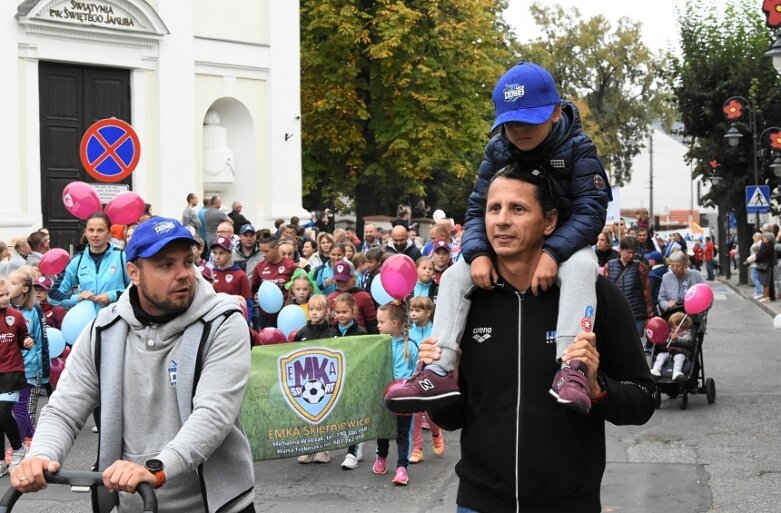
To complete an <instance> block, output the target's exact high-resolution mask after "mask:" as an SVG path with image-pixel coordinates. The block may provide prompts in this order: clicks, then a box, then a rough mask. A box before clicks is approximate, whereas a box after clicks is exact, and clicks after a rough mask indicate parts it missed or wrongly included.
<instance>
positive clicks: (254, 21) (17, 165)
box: [0, 0, 304, 248]
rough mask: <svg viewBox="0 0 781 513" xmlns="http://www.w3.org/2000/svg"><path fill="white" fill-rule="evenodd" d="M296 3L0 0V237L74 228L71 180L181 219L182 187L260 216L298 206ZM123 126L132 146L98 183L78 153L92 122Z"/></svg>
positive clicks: (57, 235) (64, 243)
mask: <svg viewBox="0 0 781 513" xmlns="http://www.w3.org/2000/svg"><path fill="white" fill-rule="evenodd" d="M298 11H299V6H298V2H297V1H289V0H284V1H277V0H220V1H219V2H217V1H214V0H190V1H178V0H86V1H75V0H24V1H19V0H17V1H3V2H0V73H2V81H1V84H0V87H2V90H3V92H4V98H5V101H3V102H0V119H2V120H3V123H2V128H0V134H2V137H0V154H2V155H3V166H2V167H0V183H1V184H2V192H3V194H2V214H3V215H2V216H0V240H5V241H8V240H10V239H11V238H13V237H16V236H20V235H24V236H26V235H28V234H29V233H30V232H32V231H34V230H36V229H37V228H39V227H41V226H46V227H48V228H49V229H50V232H51V235H52V246H53V247H54V246H60V247H65V248H67V247H68V243H69V242H73V241H74V240H76V239H78V237H79V236H80V233H81V228H80V226H79V221H78V219H76V218H75V217H73V216H72V215H70V214H69V213H68V212H67V210H65V207H64V205H63V202H62V190H63V188H64V187H65V186H66V185H67V184H68V183H70V182H72V181H84V182H88V183H91V184H94V185H95V186H96V187H95V188H96V189H98V191H99V193H100V196H101V200H102V201H104V202H106V201H108V200H109V199H111V197H113V196H114V195H116V194H117V193H119V192H121V191H124V190H133V191H135V192H137V193H138V194H140V195H141V197H142V198H143V199H144V200H145V202H147V203H149V204H151V205H152V212H153V213H155V214H160V215H164V216H170V217H177V218H178V217H180V215H181V212H182V210H183V209H184V207H185V205H186V200H185V198H186V196H187V194H188V193H191V192H194V193H196V194H197V195H198V196H199V197H200V198H203V197H204V196H209V195H212V194H220V195H221V196H222V198H223V205H224V206H230V203H231V201H233V200H238V201H241V202H242V204H243V205H244V210H243V212H242V213H243V214H244V215H245V216H246V217H247V218H249V219H250V220H251V221H253V222H254V223H255V224H256V228H259V227H262V226H268V225H270V223H271V221H272V220H273V219H274V218H277V217H285V218H289V217H290V216H292V215H302V214H304V210H303V208H302V207H301V121H300V57H299V55H300V45H299V12H298ZM112 117H113V118H119V119H121V120H124V121H126V122H128V123H130V124H131V125H132V127H133V128H134V130H135V132H136V133H137V134H138V138H139V142H140V147H141V148H140V158H139V160H138V165H137V167H136V168H135V170H134V171H133V172H132V174H130V175H129V176H127V177H126V178H125V179H123V180H120V181H117V182H111V183H102V182H101V183H98V180H96V179H95V178H93V176H91V175H89V174H87V173H86V172H85V170H84V168H83V166H82V165H81V162H80V158H79V144H80V141H81V138H82V136H83V134H84V132H85V131H86V130H87V129H88V128H89V127H90V126H91V125H92V124H93V123H94V122H95V121H97V120H100V119H105V118H112Z"/></svg>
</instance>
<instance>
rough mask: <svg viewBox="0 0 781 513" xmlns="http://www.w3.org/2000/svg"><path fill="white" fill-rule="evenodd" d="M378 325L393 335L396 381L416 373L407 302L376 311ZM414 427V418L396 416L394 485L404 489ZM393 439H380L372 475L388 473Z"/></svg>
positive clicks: (386, 306)
mask: <svg viewBox="0 0 781 513" xmlns="http://www.w3.org/2000/svg"><path fill="white" fill-rule="evenodd" d="M377 322H378V327H379V330H380V333H382V334H385V335H390V336H391V363H392V365H393V379H394V380H396V379H407V378H409V377H410V376H412V373H413V372H414V371H415V365H416V363H417V360H418V347H419V346H418V344H417V342H415V341H414V340H410V337H409V333H408V323H407V306H406V305H405V304H404V303H396V302H393V303H386V304H384V305H382V306H380V309H379V311H378V312H377ZM411 428H412V417H410V416H409V415H397V416H396V450H397V451H398V460H397V462H396V474H395V475H394V476H393V484H395V485H399V486H404V485H406V484H407V483H408V482H409V476H408V474H407V468H408V467H409V439H410V429H411ZM389 449H390V440H387V439H378V440H377V457H376V459H375V460H374V466H373V467H372V472H374V473H375V474H378V475H382V474H385V472H386V471H387V458H388V451H389Z"/></svg>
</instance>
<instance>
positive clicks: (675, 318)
mask: <svg viewBox="0 0 781 513" xmlns="http://www.w3.org/2000/svg"><path fill="white" fill-rule="evenodd" d="M667 322H668V324H669V325H670V342H669V343H668V344H667V351H666V352H663V353H659V354H657V355H656V359H655V360H654V365H653V367H652V368H651V374H653V375H654V376H661V375H662V367H664V364H665V363H667V361H668V360H669V359H670V356H671V355H672V358H673V374H672V379H673V381H683V380H684V379H685V376H684V374H683V364H684V363H686V360H688V359H689V358H691V357H692V350H693V349H694V336H693V334H692V326H693V324H694V323H693V322H692V318H691V317H689V316H688V315H686V314H684V313H683V312H673V313H672V314H671V315H670V318H669V319H668V320H667Z"/></svg>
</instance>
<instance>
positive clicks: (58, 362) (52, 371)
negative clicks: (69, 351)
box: [49, 357, 65, 387]
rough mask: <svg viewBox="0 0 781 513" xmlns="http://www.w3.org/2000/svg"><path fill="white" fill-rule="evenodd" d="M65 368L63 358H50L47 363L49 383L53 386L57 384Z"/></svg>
mask: <svg viewBox="0 0 781 513" xmlns="http://www.w3.org/2000/svg"><path fill="white" fill-rule="evenodd" d="M64 368H65V360H64V359H63V358H62V357H57V358H52V360H51V363H50V364H49V383H51V385H52V386H53V387H56V386H57V382H58V381H60V375H61V374H62V370H63V369H64Z"/></svg>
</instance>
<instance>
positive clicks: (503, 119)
mask: <svg viewBox="0 0 781 513" xmlns="http://www.w3.org/2000/svg"><path fill="white" fill-rule="evenodd" d="M493 101H494V109H495V110H496V119H495V120H494V125H493V126H492V127H491V131H493V130H494V129H495V128H496V127H498V126H499V125H502V124H504V123H510V122H516V123H526V124H527V125H541V124H542V123H545V122H546V121H548V120H549V119H550V117H551V115H552V114H553V109H554V108H555V107H556V105H559V104H560V103H561V98H559V92H558V91H557V90H556V84H555V83H554V82H553V77H552V76H551V74H550V73H548V70H546V69H545V68H543V67H542V66H540V65H538V64H533V63H531V62H519V63H518V64H516V65H515V66H513V67H512V68H510V70H509V71H508V72H507V73H505V74H504V75H502V78H500V79H499V82H497V83H496V87H494V93H493Z"/></svg>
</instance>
